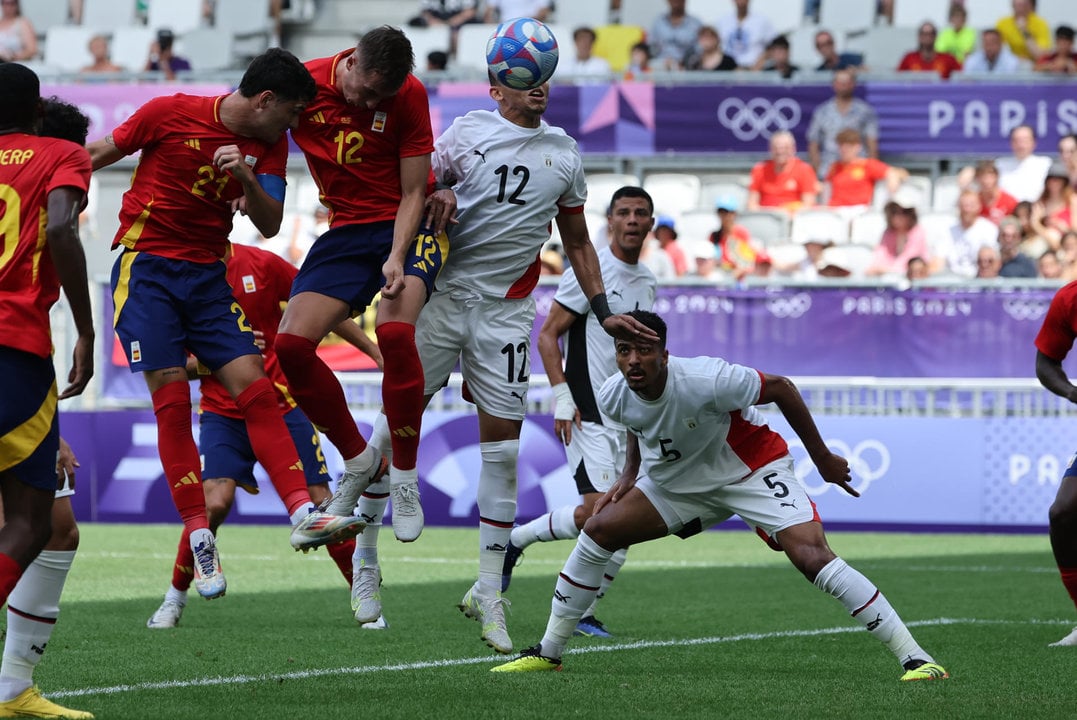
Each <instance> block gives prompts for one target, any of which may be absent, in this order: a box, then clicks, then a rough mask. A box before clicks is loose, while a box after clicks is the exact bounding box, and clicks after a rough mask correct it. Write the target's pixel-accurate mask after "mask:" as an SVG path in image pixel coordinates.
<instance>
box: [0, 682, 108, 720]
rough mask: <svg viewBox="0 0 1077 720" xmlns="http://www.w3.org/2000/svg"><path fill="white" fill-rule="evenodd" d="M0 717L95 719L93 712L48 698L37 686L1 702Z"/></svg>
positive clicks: (69, 719) (68, 719)
mask: <svg viewBox="0 0 1077 720" xmlns="http://www.w3.org/2000/svg"><path fill="white" fill-rule="evenodd" d="M0 717H6V718H14V717H21V718H66V720H93V718H94V716H93V713H88V712H86V711H84V710H72V709H71V708H65V707H64V706H63V705H57V704H56V703H54V702H53V701H51V700H47V699H46V698H45V697H43V696H42V695H41V691H40V690H38V689H37V688H36V687H28V688H26V689H25V690H23V691H22V692H21V693H19V694H18V695H16V696H15V697H14V699H12V700H8V701H7V702H0Z"/></svg>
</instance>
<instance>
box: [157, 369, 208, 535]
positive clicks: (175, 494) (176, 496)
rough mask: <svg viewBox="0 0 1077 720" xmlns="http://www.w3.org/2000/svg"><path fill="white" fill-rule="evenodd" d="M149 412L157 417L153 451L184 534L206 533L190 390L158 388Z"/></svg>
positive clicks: (176, 386) (172, 385)
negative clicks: (192, 430)
mask: <svg viewBox="0 0 1077 720" xmlns="http://www.w3.org/2000/svg"><path fill="white" fill-rule="evenodd" d="M153 412H154V414H155V415H156V416H157V452H158V454H159V455H160V456H161V465H163V466H164V470H165V479H166V480H167V481H168V489H169V490H170V491H171V492H172V502H173V503H174V504H175V505H176V509H177V510H179V514H180V518H182V520H183V526H184V527H185V528H186V529H187V531H188V532H190V531H192V530H208V529H209V519H208V518H207V517H206V496H205V495H204V493H203V490H202V462H201V460H200V459H199V457H198V447H197V446H196V445H195V444H194V436H193V435H192V434H191V388H190V386H189V385H188V384H187V382H186V381H184V382H170V383H166V384H165V385H163V386H162V387H160V388H158V389H157V391H156V392H155V393H153Z"/></svg>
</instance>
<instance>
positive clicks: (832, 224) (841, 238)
mask: <svg viewBox="0 0 1077 720" xmlns="http://www.w3.org/2000/svg"><path fill="white" fill-rule="evenodd" d="M790 237H791V239H792V241H793V242H799V243H803V242H807V241H808V240H818V239H822V240H829V241H830V242H832V243H834V244H836V245H841V244H844V243H847V242H849V222H848V221H847V220H846V219H845V218H844V217H843V216H842V215H841V214H840V213H837V212H835V211H833V210H828V209H826V208H806V209H804V210H798V211H797V213H796V214H795V215H793V223H792V227H791V228H790Z"/></svg>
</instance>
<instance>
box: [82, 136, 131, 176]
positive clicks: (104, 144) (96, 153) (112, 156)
mask: <svg viewBox="0 0 1077 720" xmlns="http://www.w3.org/2000/svg"><path fill="white" fill-rule="evenodd" d="M86 150H87V152H89V153H90V160H91V161H92V162H93V169H94V170H100V169H101V168H103V167H108V166H109V165H111V164H112V163H114V162H116V161H117V160H120V159H121V158H123V157H124V155H125V153H124V152H123V151H122V150H120V149H119V148H118V147H116V141H115V140H114V139H113V138H112V133H109V134H108V135H106V136H105V137H104V138H103V139H102V140H94V141H93V142H92V143H89V144H88V145H87V146H86Z"/></svg>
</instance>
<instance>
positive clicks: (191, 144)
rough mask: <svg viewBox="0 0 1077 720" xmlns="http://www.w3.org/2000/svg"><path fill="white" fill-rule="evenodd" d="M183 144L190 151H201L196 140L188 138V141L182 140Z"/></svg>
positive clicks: (200, 145) (199, 143) (200, 144)
mask: <svg viewBox="0 0 1077 720" xmlns="http://www.w3.org/2000/svg"><path fill="white" fill-rule="evenodd" d="M183 144H184V145H186V146H187V147H189V148H191V149H192V150H201V149H202V143H201V142H199V140H198V138H190V139H188V140H184V141H183Z"/></svg>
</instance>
